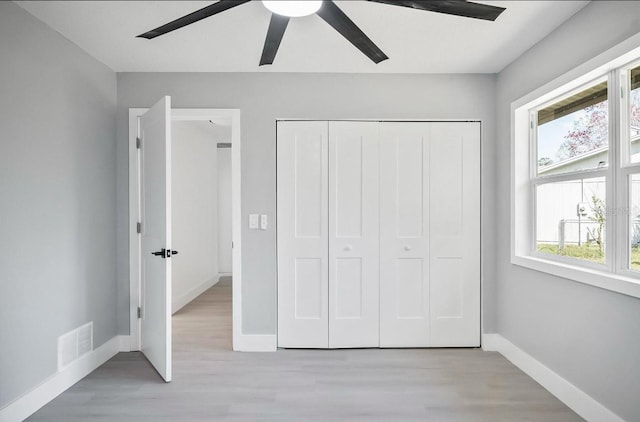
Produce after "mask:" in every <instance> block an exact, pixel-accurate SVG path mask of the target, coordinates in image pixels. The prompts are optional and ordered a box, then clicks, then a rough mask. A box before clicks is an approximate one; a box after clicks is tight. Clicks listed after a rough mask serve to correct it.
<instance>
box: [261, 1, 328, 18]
mask: <svg viewBox="0 0 640 422" xmlns="http://www.w3.org/2000/svg"><path fill="white" fill-rule="evenodd" d="M262 4H264V7H266V8H267V9H269V10H270V11H271V12H273V13H276V14H278V15H282V16H288V17H290V18H298V17H301V16H308V15H313V14H314V13H316V12H317V11H318V10H320V7H321V6H322V0H262Z"/></svg>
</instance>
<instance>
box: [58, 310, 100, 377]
mask: <svg viewBox="0 0 640 422" xmlns="http://www.w3.org/2000/svg"><path fill="white" fill-rule="evenodd" d="M92 350H93V321H92V322H89V323H87V324H85V325H83V326H81V327H78V328H76V329H74V330H71V331H69V332H68V333H66V334H63V335H61V336H60V337H58V372H60V371H61V370H63V369H64V368H66V367H67V366H69V365H70V364H71V363H73V362H74V361H76V360H78V359H79V358H81V357H82V356H84V355H86V354H87V353H89V352H90V351H92Z"/></svg>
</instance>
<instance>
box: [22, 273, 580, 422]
mask: <svg viewBox="0 0 640 422" xmlns="http://www.w3.org/2000/svg"><path fill="white" fill-rule="evenodd" d="M173 327H174V331H173V333H174V337H173V350H174V359H173V376H174V380H173V381H172V382H171V383H169V384H165V383H164V382H162V380H161V379H160V377H159V376H158V375H157V374H156V372H155V371H154V369H153V368H152V367H151V366H150V365H149V364H148V363H147V361H146V360H145V359H144V357H142V356H141V355H140V353H120V354H118V355H117V356H115V357H114V358H113V359H111V360H110V361H108V362H107V363H106V364H104V365H103V366H102V367H100V368H98V369H97V370H96V371H94V372H93V373H92V374H90V375H89V376H88V377H86V378H85V379H83V380H82V381H80V382H79V383H77V384H76V385H75V386H73V387H72V388H71V389H69V390H68V391H66V392H65V393H64V394H62V395H61V396H59V397H58V398H56V399H55V400H54V401H53V402H51V403H49V404H48V405H47V406H45V407H44V408H42V409H41V410H40V411H38V412H37V413H36V414H34V415H33V416H32V417H31V418H29V420H30V421H65V422H67V421H69V422H71V421H116V420H118V421H223V420H224V421H491V422H495V421H545V422H547V421H576V420H581V419H580V418H579V417H578V416H577V415H576V414H575V413H573V412H572V411H571V410H570V409H568V408H567V407H566V406H565V405H563V404H562V403H561V402H559V401H558V400H557V399H555V398H554V397H553V396H552V395H551V394H549V393H548V392H547V391H546V390H544V389H543V388H542V387H541V386H539V385H538V384H537V383H536V382H535V381H533V380H532V379H531V378H529V377H527V376H526V375H524V374H523V373H522V372H521V371H520V370H518V369H517V368H516V367H514V366H513V365H512V364H510V363H509V362H508V361H507V360H505V359H504V358H503V357H501V356H500V355H499V354H497V353H490V352H483V351H481V350H478V349H386V350H379V349H357V350H279V351H277V352H276V353H238V352H232V351H231V283H230V280H223V281H221V282H220V283H219V284H217V285H216V286H214V287H212V288H211V289H209V290H208V291H207V292H205V293H204V294H203V295H202V296H200V297H199V298H197V299H196V300H195V301H193V302H192V303H190V304H189V305H187V306H186V307H185V308H183V309H182V310H181V311H179V312H178V313H177V314H176V315H175V316H174V318H173Z"/></svg>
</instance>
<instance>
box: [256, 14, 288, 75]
mask: <svg viewBox="0 0 640 422" xmlns="http://www.w3.org/2000/svg"><path fill="white" fill-rule="evenodd" d="M288 23H289V17H288V16H282V15H278V14H276V13H272V14H271V21H270V22H269V29H268V30H267V39H266V40H264V48H263V49H262V57H260V66H262V65H265V64H273V60H274V59H275V58H276V53H277V52H278V48H279V47H280V41H282V37H283V35H284V31H285V29H287V24H288Z"/></svg>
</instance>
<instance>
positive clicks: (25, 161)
mask: <svg viewBox="0 0 640 422" xmlns="http://www.w3.org/2000/svg"><path fill="white" fill-rule="evenodd" d="M115 104H116V76H115V74H114V72H112V71H111V70H109V69H108V68H106V67H105V66H104V65H102V64H100V63H99V62H97V61H96V60H94V59H93V58H91V57H89V56H88V55H87V54H86V53H84V52H82V51H81V50H80V49H79V48H78V47H77V46H75V45H73V44H72V43H70V42H69V41H67V40H66V39H64V38H62V37H61V36H60V35H59V34H57V33H56V32H54V31H53V30H52V29H50V28H49V27H48V26H45V25H44V24H42V23H41V22H40V21H38V20H36V19H35V18H34V17H33V16H31V15H29V14H28V13H27V12H25V11H24V10H23V9H21V8H20V7H18V6H17V5H15V4H14V3H11V2H0V238H1V239H2V242H0V345H1V347H2V350H1V352H0V408H1V407H4V406H6V405H7V404H8V403H10V402H11V401H13V400H14V399H16V398H17V397H18V396H20V395H21V394H23V393H26V392H27V391H29V390H31V389H32V388H34V387H35V386H36V385H38V384H40V383H41V382H42V381H44V380H45V379H46V378H48V377H49V376H51V375H53V374H54V373H55V372H56V370H57V337H58V336H59V335H61V334H63V333H65V332H67V331H69V330H71V329H73V328H76V327H78V326H79V325H81V324H84V323H86V322H88V321H93V322H94V330H95V331H94V335H95V337H94V344H95V346H99V345H101V344H102V343H104V342H105V341H106V340H108V339H110V338H112V337H113V336H115V335H116V328H117V327H116V325H117V319H116V281H115V280H116V270H115V268H116V257H115V247H116V239H115V233H114V227H115V218H116V217H115V211H116V209H115V198H116V190H115V169H116V167H115Z"/></svg>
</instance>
